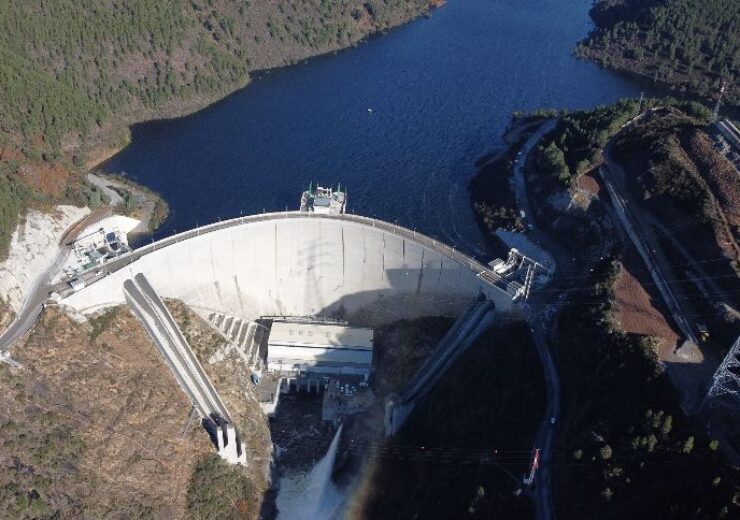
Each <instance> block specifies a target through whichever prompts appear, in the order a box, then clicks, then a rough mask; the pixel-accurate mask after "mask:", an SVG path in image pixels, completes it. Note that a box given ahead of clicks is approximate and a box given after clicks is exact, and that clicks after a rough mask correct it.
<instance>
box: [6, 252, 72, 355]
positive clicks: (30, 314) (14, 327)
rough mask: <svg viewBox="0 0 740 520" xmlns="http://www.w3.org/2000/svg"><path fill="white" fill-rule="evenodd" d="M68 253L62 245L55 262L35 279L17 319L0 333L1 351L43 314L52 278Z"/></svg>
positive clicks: (8, 346)
mask: <svg viewBox="0 0 740 520" xmlns="http://www.w3.org/2000/svg"><path fill="white" fill-rule="evenodd" d="M68 255H69V250H68V249H67V248H66V247H64V246H62V247H61V249H60V250H59V253H58V254H57V256H56V258H55V259H54V263H53V264H52V265H51V266H50V267H49V268H48V269H47V270H46V271H45V272H44V273H43V274H41V275H40V276H38V277H37V278H36V279H35V280H34V281H33V283H32V284H31V287H30V288H29V289H28V294H27V295H26V299H25V301H24V302H23V306H22V307H21V310H20V311H19V312H18V315H17V316H16V318H15V320H14V321H13V323H11V324H10V326H9V327H8V328H7V329H5V331H4V332H3V333H2V334H0V351H3V350H6V349H8V348H10V346H11V345H12V344H13V343H14V342H15V341H16V340H17V339H18V338H19V337H21V336H22V335H23V334H25V333H26V331H28V330H29V329H30V328H31V327H32V326H33V324H34V323H36V320H37V319H38V317H39V316H40V315H41V310H42V309H43V304H44V302H45V301H46V300H47V299H48V298H49V288H50V286H51V280H52V278H53V277H54V275H55V274H56V273H58V272H59V270H60V269H61V266H63V265H64V263H65V262H66V261H67V256H68Z"/></svg>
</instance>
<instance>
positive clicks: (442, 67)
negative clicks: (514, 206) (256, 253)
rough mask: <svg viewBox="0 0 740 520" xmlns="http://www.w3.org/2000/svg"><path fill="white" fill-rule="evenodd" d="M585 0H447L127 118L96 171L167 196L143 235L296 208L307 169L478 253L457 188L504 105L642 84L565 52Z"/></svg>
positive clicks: (360, 202) (353, 198) (599, 96)
mask: <svg viewBox="0 0 740 520" xmlns="http://www.w3.org/2000/svg"><path fill="white" fill-rule="evenodd" d="M590 5H591V2H590V1H584V0H449V1H448V3H447V4H446V5H444V6H443V7H442V8H440V9H438V10H436V11H434V12H433V13H432V15H431V17H429V18H420V19H419V20H417V21H414V22H412V23H410V24H408V25H405V26H403V27H400V28H397V29H394V30H392V31H391V32H389V33H388V34H386V35H383V36H379V37H374V38H371V39H369V40H368V41H366V42H363V43H362V44H360V45H359V46H358V47H356V48H352V49H348V50H346V51H342V52H339V53H337V54H333V55H328V56H323V57H319V58H316V59H312V60H309V61H308V62H305V63H302V64H298V65H296V66H293V67H288V68H284V69H280V70H276V71H272V72H269V73H259V74H256V75H254V76H253V78H252V82H251V84H250V85H249V86H248V87H247V88H245V89H243V90H241V91H239V92H237V93H235V94H233V95H232V96H229V97H228V98H226V99H224V100H222V101H220V102H218V103H216V104H215V105H213V106H211V107H209V108H207V109H205V110H203V111H201V112H198V113H196V114H194V115H192V116H188V117H185V118H181V119H175V120H166V121H155V122H151V123H145V124H141V125H137V126H135V127H134V128H133V130H132V133H133V140H132V143H131V145H130V146H129V147H128V148H126V149H125V150H123V151H122V152H121V153H119V154H118V155H116V156H114V157H113V158H112V159H110V160H109V161H108V162H107V163H106V165H105V168H106V170H108V171H111V172H125V173H126V174H127V175H128V176H129V177H131V178H132V179H134V180H136V181H138V182H140V183H142V184H144V185H146V186H148V187H150V188H152V189H153V190H155V191H157V192H158V193H160V194H161V195H162V196H163V197H164V198H165V199H166V200H167V202H168V203H169V205H170V209H171V211H172V213H171V216H170V218H169V219H168V221H167V222H166V223H165V224H164V226H163V227H162V228H161V229H160V230H159V231H158V232H157V234H156V237H155V238H161V237H163V236H166V235H170V234H172V233H174V232H175V231H184V230H186V229H190V228H193V227H195V226H196V225H197V224H201V225H202V224H207V223H210V222H214V221H216V220H217V219H219V218H220V219H225V218H230V217H235V216H239V215H240V214H241V213H243V214H245V215H246V214H252V213H261V212H262V211H268V212H269V211H281V210H285V209H286V208H288V209H292V210H294V209H297V208H298V204H299V197H300V194H301V191H302V190H303V189H305V188H306V187H307V185H308V183H309V182H310V181H311V180H314V181H317V182H319V183H321V184H323V185H327V184H334V185H336V184H337V183H340V182H341V184H342V185H343V186H346V187H347V189H348V212H353V211H354V212H355V213H358V214H362V215H368V216H374V217H378V218H381V219H384V220H387V221H390V222H397V223H398V224H401V225H403V226H407V227H409V228H414V229H416V230H419V231H422V232H424V233H427V234H429V235H431V236H433V237H435V238H438V239H440V240H443V241H445V242H447V243H449V244H450V245H453V246H455V247H457V248H460V249H463V250H464V251H466V252H468V253H470V254H473V255H475V256H484V255H485V245H484V244H485V242H484V240H483V236H482V235H481V231H480V230H479V228H478V226H477V225H476V222H475V220H474V216H473V211H472V209H471V207H470V201H469V197H468V193H467V185H468V181H469V180H470V178H471V177H472V176H473V175H474V174H475V167H474V161H475V160H476V159H477V158H478V157H480V156H481V155H483V154H485V153H487V152H490V151H491V150H492V149H494V148H495V147H496V146H497V144H500V135H501V134H502V132H503V130H504V129H505V127H506V126H507V124H508V122H509V120H510V118H511V114H512V112H514V111H525V112H526V111H531V110H534V109H537V108H541V107H543V108H548V107H558V108H568V109H578V108H590V107H594V106H596V105H599V104H607V103H611V102H613V101H616V100H617V99H619V98H622V97H630V96H631V97H634V96H638V95H639V93H640V90H641V89H640V86H639V85H637V84H635V83H633V82H631V81H630V80H628V79H625V78H622V77H619V76H616V75H615V74H613V73H610V72H608V71H605V70H601V69H600V68H599V67H598V66H596V65H595V64H593V63H590V62H587V61H583V60H579V59H577V58H575V57H574V56H573V54H572V50H573V48H574V46H575V45H576V43H577V42H578V40H580V39H582V38H583V37H584V36H585V35H586V34H587V33H588V31H589V30H590V28H591V27H592V23H591V21H590V19H589V17H588V8H589V7H590ZM369 109H370V110H369Z"/></svg>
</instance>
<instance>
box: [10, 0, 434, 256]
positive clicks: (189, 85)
mask: <svg viewBox="0 0 740 520" xmlns="http://www.w3.org/2000/svg"><path fill="white" fill-rule="evenodd" d="M433 4H435V0H388V1H381V0H370V1H368V2H363V1H360V0H346V1H339V0H276V1H270V2H268V1H265V0H243V1H234V0H190V1H185V0H174V1H171V2H157V1H155V0H117V1H112V2H95V1H92V0H80V1H76V0H48V1H43V2H41V1H38V0H35V1H21V0H0V252H2V250H3V249H5V248H6V247H7V238H8V236H9V234H10V233H11V232H12V229H13V228H14V227H15V223H16V217H17V215H18V214H19V213H21V212H23V210H24V208H25V207H26V206H28V205H29V204H33V205H35V206H43V205H44V204H52V203H58V202H59V201H61V200H65V201H70V202H74V203H76V204H86V203H88V202H89V198H90V197H89V190H88V189H87V188H86V187H85V186H84V185H82V183H81V180H80V178H79V175H78V173H79V172H80V170H82V169H83V168H84V167H85V166H86V164H90V163H94V162H97V161H98V160H100V159H102V158H105V157H107V156H108V155H110V154H111V153H112V152H113V151H115V150H118V149H120V148H121V147H122V146H125V144H126V143H127V141H128V125H129V124H131V123H133V122H136V121H142V120H146V119H152V118H159V117H171V116H176V115H182V114H185V113H188V112H192V111H193V110H195V109H197V108H200V107H203V106H205V105H206V104H208V103H210V102H213V101H214V100H216V99H219V98H221V97H223V96H224V95H226V94H228V93H230V92H232V91H233V90H235V89H237V88H239V87H241V86H243V85H245V84H246V83H247V82H248V79H249V73H250V71H254V70H257V69H265V68H270V67H278V66H283V65H287V64H290V63H293V62H294V61H296V60H300V59H304V58H307V57H309V56H313V55H317V54H321V53H326V52H330V51H333V50H336V49H340V48H343V47H347V46H350V45H352V44H354V43H356V42H357V41H359V40H360V39H362V38H364V37H365V36H367V35H369V34H371V33H374V32H377V31H381V30H384V29H386V28H388V27H391V26H394V25H398V24H400V23H403V22H405V21H408V20H410V19H412V18H414V17H415V16H417V15H419V14H421V13H422V12H425V11H426V10H427V9H428V8H429V7H430V5H433Z"/></svg>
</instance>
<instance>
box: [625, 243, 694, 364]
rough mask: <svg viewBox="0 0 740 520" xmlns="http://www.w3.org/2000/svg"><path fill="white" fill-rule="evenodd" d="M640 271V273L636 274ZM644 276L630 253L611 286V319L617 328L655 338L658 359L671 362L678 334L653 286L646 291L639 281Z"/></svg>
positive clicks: (641, 266)
mask: <svg viewBox="0 0 740 520" xmlns="http://www.w3.org/2000/svg"><path fill="white" fill-rule="evenodd" d="M639 270H642V271H643V272H639ZM645 278H647V279H649V276H647V277H646V273H645V272H644V266H643V264H642V262H641V261H640V259H639V257H637V255H636V253H634V252H633V254H632V255H629V256H628V258H626V259H625V263H623V264H622V267H621V270H620V271H619V274H618V275H617V279H616V281H615V282H614V285H613V287H612V292H613V298H614V309H615V317H616V319H617V321H618V325H619V329H620V330H622V331H624V332H628V333H633V334H639V335H643V336H651V337H654V338H656V339H658V352H657V353H658V359H660V360H663V361H664V360H666V359H669V358H670V359H672V358H673V357H674V356H673V354H672V351H673V349H675V347H676V346H677V344H678V340H679V337H680V336H679V333H678V332H677V331H676V330H675V328H674V326H672V325H671V324H670V323H669V322H668V320H667V319H666V317H665V316H666V315H665V314H664V312H665V311H664V309H663V307H664V304H663V302H662V300H661V299H660V294H659V293H658V292H657V291H656V290H655V287H654V286H653V285H647V287H648V288H649V292H648V290H646V288H645V286H643V283H642V281H641V279H642V280H644V279H645Z"/></svg>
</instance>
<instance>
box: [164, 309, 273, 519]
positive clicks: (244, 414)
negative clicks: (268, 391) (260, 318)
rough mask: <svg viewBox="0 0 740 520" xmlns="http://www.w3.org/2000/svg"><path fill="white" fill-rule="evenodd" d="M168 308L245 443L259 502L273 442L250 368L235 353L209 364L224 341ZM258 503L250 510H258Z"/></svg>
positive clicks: (196, 320)
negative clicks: (251, 378) (252, 380)
mask: <svg viewBox="0 0 740 520" xmlns="http://www.w3.org/2000/svg"><path fill="white" fill-rule="evenodd" d="M166 303H167V307H168V308H169V309H170V312H172V316H173V317H174V318H175V321H177V324H178V325H179V326H180V328H181V330H182V332H183V335H184V336H185V338H186V339H187V340H188V343H189V344H190V346H191V347H192V349H193V351H194V352H195V355H196V356H197V357H198V360H199V361H200V362H201V364H202V365H203V369H204V370H205V371H206V374H207V375H208V377H209V378H210V380H211V382H212V383H213V385H214V387H215V388H216V391H217V392H218V393H219V395H220V396H221V399H222V400H223V401H224V404H225V405H226V408H227V410H228V411H229V414H230V415H231V419H232V420H233V421H234V423H235V425H236V428H237V430H238V431H239V434H240V436H241V439H242V441H243V442H244V443H245V446H246V450H247V468H248V471H247V473H246V474H247V476H248V477H249V478H250V479H251V480H252V483H253V484H254V487H255V489H256V490H257V492H258V493H257V494H258V496H259V500H262V498H263V494H264V492H265V491H266V490H267V488H268V487H269V470H270V468H269V466H270V461H271V459H272V441H271V439H270V430H269V427H268V425H267V419H266V418H265V416H264V414H263V413H262V410H261V409H260V407H259V401H258V400H257V395H256V393H255V390H254V385H253V384H252V382H251V381H250V379H249V375H250V372H249V369H248V368H247V367H246V366H245V365H244V363H243V362H242V360H241V359H240V358H239V357H238V356H237V354H236V353H233V352H232V353H230V354H229V355H227V356H224V358H223V359H222V360H221V361H217V362H215V363H209V362H208V361H209V359H210V358H211V355H212V354H213V353H215V352H218V351H221V350H223V349H224V347H225V346H226V340H225V339H224V338H223V337H222V336H221V335H220V334H218V333H217V332H215V331H214V330H213V328H211V326H210V325H208V324H207V323H206V322H205V321H203V320H202V319H201V318H200V317H199V316H197V315H196V314H195V313H193V312H192V311H191V310H190V309H189V308H188V307H187V306H186V305H185V304H184V303H182V302H180V301H177V300H167V302H166ZM260 506H261V503H259V504H257V505H256V506H255V507H251V508H250V510H251V511H254V512H255V513H256V512H258V511H259V507H260Z"/></svg>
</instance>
